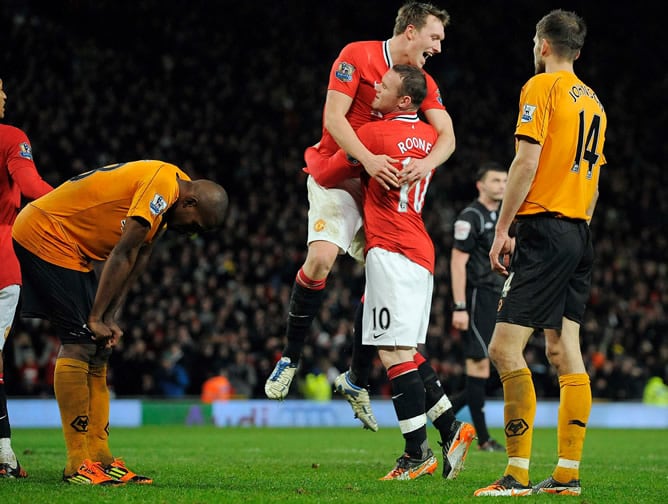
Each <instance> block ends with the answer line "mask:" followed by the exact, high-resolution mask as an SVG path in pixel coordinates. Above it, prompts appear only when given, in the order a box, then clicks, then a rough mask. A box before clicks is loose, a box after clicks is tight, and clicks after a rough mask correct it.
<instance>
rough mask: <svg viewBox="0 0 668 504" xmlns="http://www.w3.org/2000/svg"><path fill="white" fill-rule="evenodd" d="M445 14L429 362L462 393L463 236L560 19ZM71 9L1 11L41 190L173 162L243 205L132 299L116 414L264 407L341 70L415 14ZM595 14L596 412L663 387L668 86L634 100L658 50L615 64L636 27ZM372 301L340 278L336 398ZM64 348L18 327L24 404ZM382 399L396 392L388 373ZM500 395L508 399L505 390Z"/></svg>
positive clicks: (340, 6)
mask: <svg viewBox="0 0 668 504" xmlns="http://www.w3.org/2000/svg"><path fill="white" fill-rule="evenodd" d="M379 3H381V2H379ZM438 3H439V4H441V5H443V6H444V7H445V8H446V9H448V11H449V12H450V14H451V16H452V25H451V26H450V27H448V29H447V30H446V39H445V45H444V48H445V55H444V56H439V57H438V58H436V59H434V61H430V62H429V63H427V66H426V68H427V69H428V70H429V71H430V73H431V74H432V75H433V76H434V77H435V78H436V79H437V81H438V82H439V84H440V87H441V90H442V92H443V94H444V99H445V104H446V106H447V107H448V110H449V112H450V114H451V115H452V117H453V120H454V124H455V132H456V134H457V150H456V151H455V154H454V155H453V157H452V158H451V160H450V161H448V162H447V163H446V164H445V165H444V166H442V167H440V168H439V169H438V171H437V173H436V175H435V177H434V181H433V182H432V185H431V188H430V191H431V194H432V196H431V197H430V203H428V206H427V208H426V209H425V211H424V216H425V221H426V223H427V227H428V229H429V230H430V232H431V234H432V238H433V240H434V243H435V245H436V249H437V270H436V275H435V288H434V300H433V303H434V304H433V309H432V320H431V323H430V327H429V336H428V339H427V347H426V353H427V355H428V356H429V357H430V359H431V360H432V363H433V364H434V365H435V367H436V368H437V369H438V371H439V374H440V376H441V378H442V382H443V383H444V385H445V387H446V389H447V391H448V392H452V391H455V390H459V389H460V388H461V387H462V386H463V381H462V380H463V377H464V374H463V373H464V369H463V362H464V358H463V355H462V347H461V343H460V337H459V334H458V332H457V331H455V330H454V329H452V328H451V325H450V304H451V296H450V279H449V268H448V263H449V251H450V249H451V246H452V224H453V222H454V217H455V216H456V213H457V212H458V211H459V210H460V209H461V208H463V207H464V206H465V205H466V204H467V203H468V202H469V201H470V200H471V199H472V198H473V197H474V196H475V193H474V192H473V174H474V172H475V169H476V168H477V165H478V164H479V163H480V162H481V161H483V160H486V159H493V160H496V161H499V162H501V163H503V164H505V165H508V163H509V161H510V159H511V158H512V154H513V138H512V132H513V130H514V122H515V119H516V114H517V99H518V96H519V89H520V86H521V85H522V83H523V82H524V81H525V80H526V79H527V78H528V76H529V75H530V74H531V72H532V68H531V67H530V66H529V65H528V64H527V62H530V59H529V58H528V57H527V54H528V53H529V51H531V46H532V42H531V37H532V35H533V33H531V32H530V27H531V26H532V25H531V23H527V22H526V19H536V20H537V19H538V18H539V17H540V16H542V15H543V14H544V13H545V12H546V11H547V7H546V6H545V5H541V3H542V2H516V3H515V4H516V5H515V4H514V5H513V6H512V7H508V6H507V5H505V4H504V5H501V4H499V5H497V4H487V3H486V7H485V9H484V10H478V11H476V10H475V9H472V8H471V7H470V6H467V5H460V4H461V2H456V3H455V2H447V3H444V2H438ZM55 4H56V3H55V2H54V3H48V2H44V3H42V2H36V1H35V2H33V1H8V2H4V3H3V4H2V5H1V6H0V26H1V27H2V29H0V46H1V47H2V48H3V49H2V51H1V52H0V78H2V79H3V81H4V83H5V90H6V91H7V94H8V95H9V100H8V103H7V113H6V121H7V122H8V123H10V124H14V125H16V126H19V127H21V128H23V129H24V130H25V131H26V133H27V134H28V136H29V137H30V139H31V142H32V145H33V151H34V153H35V162H36V164H37V167H38V169H39V170H40V172H41V173H42V175H43V176H44V178H45V179H46V180H47V181H48V182H49V183H51V184H53V185H57V184H59V183H61V182H63V181H64V180H66V179H67V178H69V177H71V176H73V175H75V174H78V173H80V172H82V171H84V170H87V169H91V168H95V167H98V166H102V165H105V164H108V163H112V162H119V161H126V160H132V159H142V158H143V159H162V160H165V161H168V162H171V163H174V164H176V165H178V166H180V167H181V168H183V169H184V170H185V171H186V172H188V173H190V174H191V175H192V176H193V177H196V178H200V177H203V178H211V179H213V180H216V181H217V182H219V183H221V184H222V185H223V186H224V187H225V188H226V189H227V191H228V193H229V194H230V199H231V202H230V211H229V215H228V217H227V221H226V225H225V228H224V229H223V230H222V231H221V232H219V233H216V234H215V235H201V236H198V237H194V238H189V239H180V238H171V239H170V240H167V241H164V242H163V243H162V244H160V245H159V246H158V247H157V250H156V251H155V257H154V258H153V260H152V261H151V263H150V267H149V269H148V270H147V271H146V273H145V274H144V275H143V277H142V278H141V279H140V282H139V284H138V285H137V286H136V289H134V291H133V292H132V293H131V294H130V296H129V297H128V301H127V303H126V309H125V313H124V316H123V319H124V323H125V327H124V330H125V335H124V338H123V340H122V342H121V344H120V345H119V346H118V347H117V348H116V350H115V351H114V353H113V355H112V360H111V368H110V372H109V380H110V386H111V387H112V389H113V391H114V393H115V394H116V395H117V396H122V397H127V396H143V395H150V396H169V397H178V396H184V395H186V396H187V395H199V393H200V391H201V387H202V383H203V382H204V381H205V380H206V379H207V378H208V377H210V376H212V375H215V374H217V373H219V372H221V371H222V372H224V373H226V375H227V376H228V378H229V379H230V382H231V383H232V385H233V387H234V390H235V392H236V393H237V394H238V395H241V396H247V397H255V398H263V397H264V391H263V386H264V382H265V379H266V378H267V376H268V374H269V373H270V372H271V370H272V369H273V366H274V363H275V361H276V360H277V359H278V358H279V357H280V350H281V348H282V346H283V339H282V338H283V334H284V329H285V322H286V313H287V304H288V296H289V293H290V287H291V285H292V282H293V280H294V276H295V273H296V271H297V269H298V268H299V266H300V265H301V264H302V262H303V260H304V254H305V252H306V244H305V237H306V223H307V218H306V213H307V210H308V203H307V200H306V187H305V180H306V179H305V174H304V173H303V172H302V170H301V168H302V166H303V159H302V154H303V150H304V148H305V147H306V146H308V145H310V144H312V143H313V142H315V141H316V140H317V139H318V138H319V136H320V128H321V117H322V115H321V113H322V104H323V103H324V97H325V92H326V89H325V86H326V83H327V75H328V71H329V65H330V63H331V61H333V60H334V57H335V56H336V54H337V53H338V51H339V50H340V48H341V47H343V45H344V44H345V43H347V42H349V41H353V40H360V39H384V38H388V37H389V36H390V35H391V27H392V25H393V19H392V15H393V14H394V13H395V12H396V7H397V6H398V5H399V4H400V2H390V3H387V2H382V10H383V11H384V12H383V13H380V14H379V13H378V12H377V8H376V7H377V6H375V7H374V6H373V5H372V4H373V2H364V3H362V2H354V1H352V0H341V1H338V2H330V3H327V5H326V6H324V5H322V6H321V4H317V5H316V4H313V3H309V8H308V9H302V8H300V5H299V2H296V1H294V2H236V3H234V4H233V5H228V4H225V5H226V7H225V9H224V13H223V14H220V15H212V14H211V13H210V12H209V11H208V8H209V6H210V2H206V1H203V0H193V1H190V2H188V4H187V8H186V9H184V8H183V5H184V3H183V2H178V1H158V0H137V1H136V2H133V8H132V9H133V12H132V15H130V14H129V13H128V11H127V7H124V6H123V3H122V2H114V1H110V0H102V1H98V2H78V1H74V0H72V1H66V2H60V3H57V4H58V6H56V5H55ZM395 4H396V5H395ZM450 4H452V5H450ZM592 9H593V7H592V8H586V7H585V6H584V5H583V6H582V10H579V9H578V12H579V13H580V14H582V15H583V16H584V17H585V19H586V20H587V22H588V24H589V29H590V33H592V36H591V37H589V38H588V42H587V44H586V47H585V51H584V52H583V55H582V58H581V60H580V61H579V62H578V63H577V64H576V72H578V73H579V74H581V75H582V76H583V78H584V80H585V81H586V82H589V83H590V84H591V85H592V86H593V87H594V88H595V89H596V91H597V93H598V95H599V97H600V99H601V101H602V102H603V104H604V105H605V106H606V110H607V114H608V120H609V129H608V138H607V142H606V157H607V159H608V162H609V165H608V167H607V168H606V169H605V170H604V172H603V174H602V176H601V197H600V200H599V204H598V207H597V212H596V214H595V216H594V220H593V223H592V229H593V232H594V238H595V247H596V252H597V265H596V267H595V274H594V280H593V289H592V295H591V299H590V302H589V306H588V310H587V315H586V322H585V324H584V325H583V330H582V339H583V342H582V344H583V349H584V353H585V358H586V362H587V363H588V370H589V373H590V375H591V378H592V390H593V394H594V397H595V398H597V399H600V400H627V399H636V400H637V399H640V398H641V397H642V391H643V388H644V386H645V384H646V382H647V381H648V379H649V378H650V377H653V376H658V377H660V378H662V379H663V380H664V382H668V338H666V334H667V333H668V316H667V313H666V310H667V307H668V259H667V258H668V237H667V234H666V232H665V229H666V228H665V222H666V219H667V218H668V191H667V189H666V188H667V187H668V174H667V173H666V171H665V170H663V169H661V167H660V165H659V163H658V160H659V159H666V157H667V156H666V143H665V142H664V141H663V138H659V134H660V132H662V131H663V130H665V127H664V128H659V127H657V125H661V124H663V125H664V126H665V124H667V123H668V122H667V120H666V110H665V107H657V104H658V103H659V99H658V97H659V96H665V94H666V92H667V91H668V89H667V88H668V80H667V77H666V73H665V71H662V72H663V73H662V74H660V73H659V70H658V65H655V67H654V68H656V74H657V75H656V78H653V79H643V82H642V88H640V87H639V85H638V84H639V82H638V80H634V77H635V76H637V75H640V74H641V73H642V74H644V75H647V74H648V69H647V68H646V67H645V66H644V65H643V64H642V63H641V62H640V59H639V58H636V56H635V55H636V54H640V53H641V52H642V51H643V50H645V49H644V48H643V47H642V46H641V41H640V39H638V38H626V39H625V42H624V44H619V43H618V39H617V36H618V34H619V33H620V32H623V30H624V26H625V23H626V22H627V21H628V20H626V19H624V17H623V16H622V14H615V13H614V12H608V13H606V15H605V16H602V15H601V13H600V12H595V11H593V10H592ZM351 13H354V15H353V14H351ZM520 16H521V19H520V18H519V17H520ZM646 35H647V34H646ZM649 35H651V34H649ZM490 37H491V39H492V40H491V43H490ZM613 46H614V48H615V50H614V51H613V50H611V49H610V47H613ZM620 61H621V62H623V68H624V71H623V72H621V73H620V72H619V67H620ZM652 71H653V68H652V67H650V68H649V73H652ZM363 287H364V278H363V268H362V267H360V266H359V265H357V264H356V263H355V262H354V261H353V260H352V259H350V258H349V257H344V258H342V259H341V260H339V261H337V263H336V266H335V269H334V271H333V274H332V275H331V276H330V279H329V281H328V284H327V287H326V289H327V298H326V301H325V304H324V307H323V309H322V312H321V313H320V315H319V317H318V318H317V319H316V323H315V324H314V325H313V328H312V335H311V336H312V338H311V341H310V342H309V344H308V345H307V348H306V354H305V356H304V359H303V361H302V367H301V371H300V373H301V374H302V375H305V374H306V373H309V372H312V373H315V374H319V373H324V374H325V375H327V376H331V377H332V378H333V377H334V376H336V375H337V374H338V373H339V371H340V370H344V369H346V368H347V367H348V359H349V347H350V344H351V330H352V320H353V315H354V311H355V307H356V305H357V303H358V302H359V300H360V296H361V294H362V291H363ZM534 341H535V343H534V344H530V345H529V348H528V351H527V361H528V362H529V364H530V367H531V369H532V372H533V376H534V380H535V383H536V389H537V393H538V395H539V397H548V398H553V397H558V393H559V387H558V382H557V380H556V377H555V376H553V375H552V374H550V371H549V366H547V365H546V360H545V356H544V349H543V348H541V347H540V346H539V345H538V342H540V341H542V339H541V338H534ZM57 348H58V341H57V339H56V338H55V336H54V335H53V334H52V332H51V331H50V328H49V326H48V324H45V323H44V322H41V321H40V322H38V321H33V320H17V323H16V324H15V329H14V333H13V335H12V336H11V338H10V340H9V342H8V345H6V346H5V374H6V383H7V388H8V391H9V393H10V395H46V396H49V395H51V394H53V390H52V383H53V382H52V378H53V364H54V362H55V355H56V352H57ZM371 392H372V394H374V395H386V394H388V392H389V391H388V389H387V381H386V378H385V372H384V370H383V368H382V365H381V364H380V362H379V361H378V362H376V363H375V367H374V372H373V374H372V389H371ZM489 393H490V394H492V395H493V394H500V389H498V387H496V386H495V384H494V383H493V382H492V383H490V389H489ZM293 394H294V395H295V396H298V395H299V394H300V392H299V391H298V390H297V388H295V389H294V391H293Z"/></svg>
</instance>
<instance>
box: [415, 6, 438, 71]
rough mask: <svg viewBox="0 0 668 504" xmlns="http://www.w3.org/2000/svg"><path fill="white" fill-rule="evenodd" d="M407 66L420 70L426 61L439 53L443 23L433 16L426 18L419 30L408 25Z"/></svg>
mask: <svg viewBox="0 0 668 504" xmlns="http://www.w3.org/2000/svg"><path fill="white" fill-rule="evenodd" d="M407 30H408V31H410V33H409V40H410V42H409V46H408V59H409V61H408V64H410V65H414V66H416V67H418V68H422V67H423V66H424V64H425V63H426V61H427V59H428V58H430V57H431V56H433V55H435V54H439V53H440V52H441V41H442V40H443V39H444V38H445V28H444V27H443V23H442V22H441V21H440V20H439V19H438V18H437V17H435V16H432V15H430V16H428V17H427V21H426V23H425V25H424V26H423V27H422V28H421V29H419V30H418V29H417V28H415V26H413V25H410V26H409V27H408V28H407Z"/></svg>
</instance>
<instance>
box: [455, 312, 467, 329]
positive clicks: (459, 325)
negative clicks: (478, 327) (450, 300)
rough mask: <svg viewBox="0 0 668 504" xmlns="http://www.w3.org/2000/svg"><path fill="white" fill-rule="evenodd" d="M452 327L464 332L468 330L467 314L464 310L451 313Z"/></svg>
mask: <svg viewBox="0 0 668 504" xmlns="http://www.w3.org/2000/svg"><path fill="white" fill-rule="evenodd" d="M452 327H454V328H455V329H459V330H460V331H466V330H468V328H469V314H468V312H467V311H465V310H461V311H453V312H452Z"/></svg>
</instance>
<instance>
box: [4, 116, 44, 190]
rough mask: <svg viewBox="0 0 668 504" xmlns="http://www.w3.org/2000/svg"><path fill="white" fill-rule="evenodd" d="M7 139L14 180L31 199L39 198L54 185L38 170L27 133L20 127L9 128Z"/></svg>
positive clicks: (8, 166)
mask: <svg viewBox="0 0 668 504" xmlns="http://www.w3.org/2000/svg"><path fill="white" fill-rule="evenodd" d="M9 131H10V132H9V135H11V136H10V138H9V139H8V141H7V144H8V145H9V153H8V156H7V168H8V170H9V174H10V175H11V177H12V180H14V182H16V184H17V185H18V186H19V189H20V191H21V194H22V195H23V196H25V197H26V198H29V199H37V198H39V197H40V196H43V195H45V194H46V193H48V192H49V191H50V190H51V189H53V187H51V186H50V185H49V184H47V183H46V182H45V181H44V180H43V179H42V177H41V176H40V175H39V173H38V172H37V168H36V167H35V162H34V161H33V157H32V146H31V145H30V141H29V140H28V137H27V136H26V134H25V133H24V132H23V131H21V130H20V129H18V128H12V129H11V130H9Z"/></svg>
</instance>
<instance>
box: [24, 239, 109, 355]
mask: <svg viewBox="0 0 668 504" xmlns="http://www.w3.org/2000/svg"><path fill="white" fill-rule="evenodd" d="M14 251H15V252H16V256H17V257H18V259H19V263H20V264H21V275H22V277H23V288H22V289H21V295H22V300H21V316H22V317H25V318H41V319H45V320H49V321H50V322H51V324H52V325H53V328H54V331H55V332H56V335H57V336H58V337H59V338H60V341H61V343H95V341H93V339H92V335H93V333H92V332H91V331H90V330H88V328H87V327H86V322H87V321H88V314H89V313H90V311H91V308H92V307H93V301H94V300H95V291H96V289H97V277H96V275H95V272H93V271H91V272H88V273H84V272H81V271H76V270H71V269H67V268H62V267H60V266H56V265H55V264H51V263H48V262H46V261H44V260H43V259H40V258H39V257H37V256H36V255H35V254H33V253H32V252H29V251H28V250H26V249H25V248H23V247H22V246H21V245H19V244H18V243H17V242H16V241H14Z"/></svg>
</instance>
